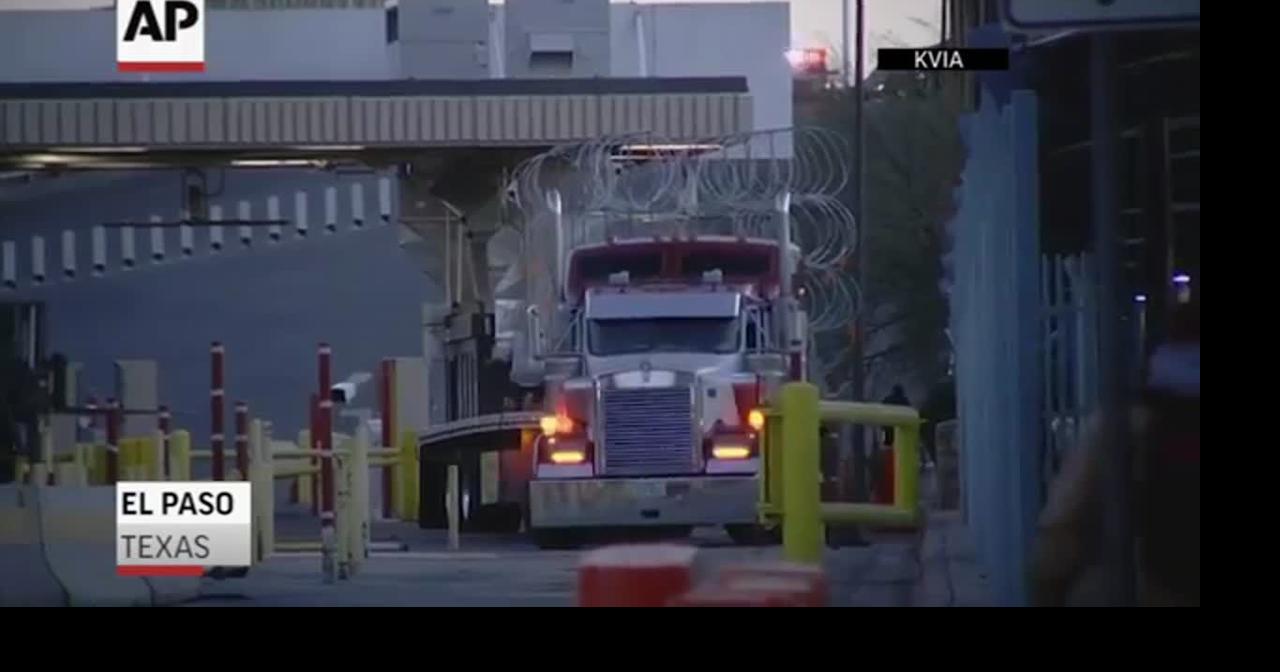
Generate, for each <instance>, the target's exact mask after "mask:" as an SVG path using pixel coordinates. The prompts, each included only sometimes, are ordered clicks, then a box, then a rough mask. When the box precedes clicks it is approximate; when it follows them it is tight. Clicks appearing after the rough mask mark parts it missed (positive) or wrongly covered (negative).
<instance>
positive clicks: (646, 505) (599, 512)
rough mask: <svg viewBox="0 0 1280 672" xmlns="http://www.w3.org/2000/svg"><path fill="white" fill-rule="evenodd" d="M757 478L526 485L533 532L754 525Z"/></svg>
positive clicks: (597, 480) (544, 481)
mask: <svg viewBox="0 0 1280 672" xmlns="http://www.w3.org/2000/svg"><path fill="white" fill-rule="evenodd" d="M759 498H760V486H759V482H758V481H757V480H756V477H755V476H674V477H661V478H609V479H604V478H589V479H588V478H584V479H563V480H559V479H535V480H532V481H530V482H529V516H530V523H531V525H532V526H533V527H536V528H551V527H600V526H612V525H626V526H631V525H726V524H732V523H754V522H756V520H757V516H756V504H757V501H758V500H759Z"/></svg>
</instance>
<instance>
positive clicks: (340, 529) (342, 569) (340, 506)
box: [333, 435, 355, 579]
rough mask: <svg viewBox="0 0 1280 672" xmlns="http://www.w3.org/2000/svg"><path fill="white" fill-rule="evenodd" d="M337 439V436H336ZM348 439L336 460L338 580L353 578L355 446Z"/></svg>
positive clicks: (335, 494) (335, 506)
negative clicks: (353, 467) (352, 490)
mask: <svg viewBox="0 0 1280 672" xmlns="http://www.w3.org/2000/svg"><path fill="white" fill-rule="evenodd" d="M335 438H337V437H336V435H335ZM354 443H355V442H354V441H352V440H351V439H346V440H344V441H343V442H342V443H340V444H338V453H339V454H338V456H337V457H335V458H334V461H335V464H334V475H333V478H334V509H336V510H335V511H334V527H335V529H334V531H333V532H334V535H335V536H336V537H337V542H338V545H337V553H336V556H337V559H338V578H339V579H349V578H351V536H352V535H351V530H352V528H353V527H354V526H355V525H354V518H355V515H354V513H353V509H354V507H353V506H352V501H351V499H352V498H351V487H352V482H353V481H354V480H355V470H354V469H352V460H351V453H352V452H353V450H352V449H353V444H354Z"/></svg>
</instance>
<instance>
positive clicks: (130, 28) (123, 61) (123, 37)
mask: <svg viewBox="0 0 1280 672" xmlns="http://www.w3.org/2000/svg"><path fill="white" fill-rule="evenodd" d="M204 17H205V13H204V0H118V2H116V65H117V67H118V68H119V70H120V71H121V72H204V26H205V18H204Z"/></svg>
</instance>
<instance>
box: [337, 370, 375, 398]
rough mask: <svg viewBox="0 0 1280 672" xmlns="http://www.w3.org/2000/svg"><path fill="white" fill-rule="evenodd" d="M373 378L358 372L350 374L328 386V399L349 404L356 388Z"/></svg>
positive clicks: (354, 396) (370, 375) (354, 395)
mask: <svg viewBox="0 0 1280 672" xmlns="http://www.w3.org/2000/svg"><path fill="white" fill-rule="evenodd" d="M372 379H373V375H372V374H369V373H366V372H360V373H353V374H351V375H350V376H349V377H348V378H347V379H346V380H344V381H342V382H341V383H338V384H336V385H334V386H333V387H331V388H329V399H330V400H331V401H333V403H335V404H350V403H351V402H352V401H354V400H355V398H356V390H358V389H360V386H361V385H364V384H365V383H367V382H369V381H370V380H372Z"/></svg>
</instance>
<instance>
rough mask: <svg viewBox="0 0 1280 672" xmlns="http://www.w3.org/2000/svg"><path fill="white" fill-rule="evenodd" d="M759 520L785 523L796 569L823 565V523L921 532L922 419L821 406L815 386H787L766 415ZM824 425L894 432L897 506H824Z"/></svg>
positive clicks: (865, 407) (877, 408)
mask: <svg viewBox="0 0 1280 672" xmlns="http://www.w3.org/2000/svg"><path fill="white" fill-rule="evenodd" d="M766 417H767V422H766V426H765V431H764V442H763V443H764V446H763V450H764V476H763V477H762V478H761V479H760V482H761V491H760V493H761V502H760V514H761V517H762V518H763V519H764V520H765V521H766V522H769V521H776V520H781V522H782V545H783V554H784V556H785V557H786V559H787V560H791V561H794V562H808V563H816V562H819V561H820V560H821V559H822V540H823V524H824V523H851V524H866V525H879V526H888V527H915V526H918V525H919V524H920V522H921V513H920V474H919V457H918V450H919V440H920V423H921V420H920V415H919V414H918V413H917V412H916V411H915V410H914V409H911V408H907V407H903V406H887V405H884V404H862V403H854V402H843V401H820V400H819V398H818V388H817V387H815V386H813V385H811V384H809V383H788V384H787V385H784V386H783V388H782V391H781V394H780V396H779V400H778V404H777V406H776V407H775V408H773V409H771V410H770V411H769V412H768V413H767V414H766ZM824 422H849V423H856V424H862V425H878V426H887V427H893V428H894V451H893V458H894V491H893V504H892V505H887V504H855V503H838V502H823V501H822V495H821V488H820V483H821V479H822V473H821V462H820V459H819V442H820V439H819V436H820V431H821V425H822V423H824Z"/></svg>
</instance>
